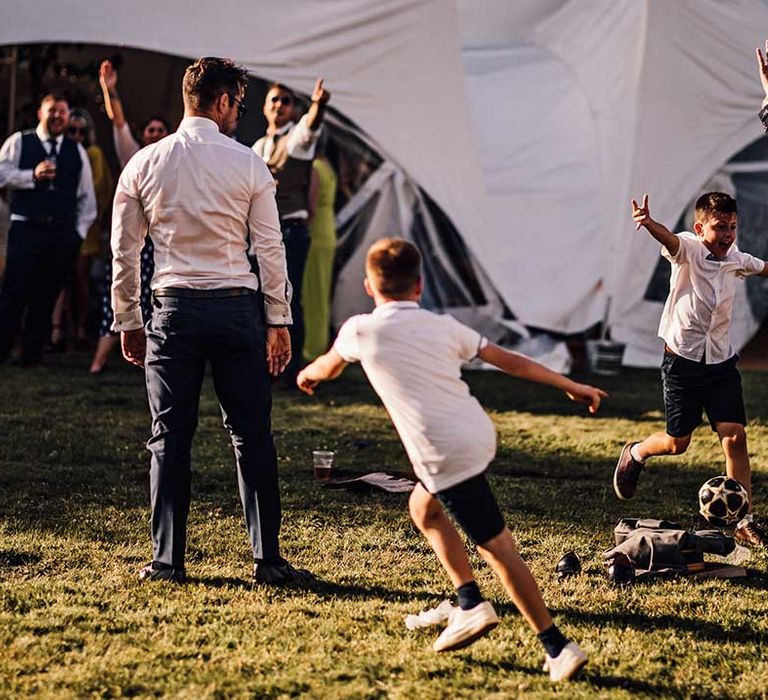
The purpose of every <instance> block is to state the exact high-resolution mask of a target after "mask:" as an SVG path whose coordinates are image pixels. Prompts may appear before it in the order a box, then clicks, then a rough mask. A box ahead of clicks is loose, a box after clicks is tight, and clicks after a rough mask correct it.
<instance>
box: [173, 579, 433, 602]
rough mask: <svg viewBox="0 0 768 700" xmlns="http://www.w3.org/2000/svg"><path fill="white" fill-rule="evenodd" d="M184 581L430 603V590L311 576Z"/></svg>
mask: <svg viewBox="0 0 768 700" xmlns="http://www.w3.org/2000/svg"><path fill="white" fill-rule="evenodd" d="M187 582H188V583H189V584H193V585H203V586H208V587H210V588H237V589H241V590H264V591H269V592H270V594H272V595H274V596H281V595H282V596H284V597H292V596H293V595H299V594H301V595H303V594H305V593H314V594H315V595H317V596H318V597H319V598H321V599H323V600H330V599H334V598H344V599H345V600H382V601H387V602H391V603H399V602H407V601H413V600H419V601H421V600H423V601H427V602H431V603H433V602H434V600H435V594H434V592H430V591H418V590H415V589H414V590H408V591H405V590H402V589H398V588H392V587H384V586H379V585H363V584H349V583H337V582H335V581H329V580H326V579H320V578H318V579H315V580H314V581H313V582H311V583H305V584H300V583H291V584H276V585H264V584H257V583H254V582H253V581H251V580H250V579H244V578H234V577H232V576H189V577H188V578H187Z"/></svg>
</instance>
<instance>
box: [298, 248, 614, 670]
mask: <svg viewBox="0 0 768 700" xmlns="http://www.w3.org/2000/svg"><path fill="white" fill-rule="evenodd" d="M365 289H366V291H367V292H368V294H369V295H370V296H372V297H373V299H374V301H375V303H376V309H375V310H374V311H373V313H370V314H362V315H360V316H354V317H352V318H350V319H349V320H348V321H347V322H346V323H345V324H344V325H343V326H342V328H341V330H340V331H339V335H338V337H337V338H336V342H335V343H334V346H333V348H331V350H329V351H328V352H327V353H326V354H325V355H322V356H321V357H319V358H318V359H316V360H315V361H314V362H313V363H312V364H310V365H309V366H307V367H306V368H305V369H304V370H303V371H302V372H301V373H300V374H299V377H298V384H299V388H300V389H302V390H303V391H305V392H306V393H308V394H312V393H313V392H314V389H315V387H316V386H317V385H318V384H319V383H320V382H322V381H325V380H328V379H333V378H335V377H337V376H338V375H339V374H341V372H342V371H343V369H344V367H345V366H346V365H347V363H349V362H361V363H362V366H363V369H364V370H365V373H366V375H367V376H368V379H369V381H370V382H371V385H372V386H373V388H374V389H375V390H376V393H377V394H378V395H379V396H380V397H381V400H382V401H383V403H384V406H385V407H386V409H387V411H388V412H389V415H390V417H391V418H392V422H393V423H394V425H395V428H396V429H397V432H398V434H399V435H400V439H401V440H402V441H403V445H404V446H405V449H406V452H407V453H408V457H409V458H410V460H411V463H412V464H413V470H414V472H415V473H416V476H417V477H418V479H419V481H420V483H419V484H418V485H417V486H416V488H415V489H414V490H413V492H412V494H411V497H410V501H409V510H410V513H411V517H412V518H413V522H414V523H415V524H416V525H417V527H418V528H419V529H420V530H421V532H422V533H423V534H424V535H425V537H426V538H427V540H429V543H430V545H432V548H433V549H434V550H435V553H436V554H437V557H438V559H439V560H440V563H441V564H442V565H443V567H444V568H445V570H446V572H447V573H448V575H449V577H450V579H451V582H452V583H453V585H454V586H455V587H456V589H457V593H458V601H459V608H458V609H457V610H455V611H454V612H453V613H452V615H451V617H450V619H449V622H448V626H447V627H446V628H445V630H443V632H442V633H441V634H440V636H439V637H438V638H437V640H436V641H435V643H434V645H433V648H434V649H435V651H450V650H452V649H460V648H462V647H465V646H467V645H469V644H471V643H472V642H474V641H475V640H476V639H478V638H479V637H481V636H482V635H484V634H486V633H487V632H489V631H490V630H491V629H493V628H494V627H495V626H496V625H497V624H498V617H497V616H496V612H495V611H494V609H493V607H492V606H491V604H490V603H489V602H488V601H486V600H485V599H484V598H483V596H482V595H481V593H480V590H479V588H478V586H477V583H476V582H475V578H474V575H473V573H472V569H471V568H470V564H469V559H468V557H467V553H466V551H465V549H464V544H463V542H462V540H461V537H460V536H459V533H458V532H457V531H456V528H455V527H454V526H453V524H452V523H451V521H450V520H449V519H448V517H447V516H446V514H445V511H444V510H443V509H445V510H447V511H448V512H449V513H450V514H451V515H452V516H453V518H454V519H455V520H456V522H457V523H458V524H459V525H460V526H461V528H462V529H463V530H464V532H466V534H467V535H468V536H469V538H470V539H471V540H472V541H473V542H474V543H475V544H476V545H477V549H478V551H479V552H480V554H481V555H482V557H483V558H484V559H485V560H486V561H487V562H488V563H489V564H490V565H491V567H492V568H493V569H494V571H495V572H496V574H497V575H498V577H499V578H500V579H501V582H502V584H503V585H504V587H505V588H506V590H507V592H508V593H509V595H510V597H511V598H512V600H513V601H514V603H515V605H516V606H517V608H518V609H519V610H520V612H521V613H522V614H523V616H524V617H525V619H526V620H527V622H528V624H530V626H531V627H532V628H533V630H534V631H535V632H536V633H537V635H538V637H539V639H540V640H541V642H542V644H543V645H544V648H545V650H546V666H547V668H548V669H549V674H550V677H551V679H552V680H554V681H558V680H565V679H568V678H571V677H572V676H573V675H575V674H576V673H577V671H578V670H579V669H580V668H581V667H582V666H583V665H584V664H585V663H586V661H587V656H586V654H585V653H584V652H583V651H582V650H581V649H580V648H579V647H578V646H577V645H576V644H575V643H574V642H571V641H569V640H568V639H567V638H566V637H565V636H564V635H563V634H562V633H561V632H560V630H558V628H557V627H556V626H555V625H554V624H553V622H552V619H551V618H550V616H549V612H548V611H547V608H546V607H545V605H544V601H543V600H542V598H541V594H540V593H539V589H538V587H537V585H536V582H535V581H534V579H533V576H532V575H531V572H530V571H529V570H528V567H527V566H526V565H525V563H524V562H523V560H522V559H521V558H520V555H519V554H518V552H517V547H516V543H515V539H514V537H513V536H512V534H511V533H510V531H509V530H508V529H507V527H506V525H505V524H504V519H503V517H502V515H501V512H500V511H499V507H498V505H497V504H496V500H495V498H494V496H493V493H492V492H491V489H490V487H489V485H488V482H487V481H486V478H485V470H486V468H487V467H488V463H489V462H490V461H491V460H492V459H493V457H494V454H495V451H496V432H495V429H494V426H493V423H492V422H491V420H490V418H489V417H488V415H487V414H486V413H485V411H483V409H482V407H481V406H480V404H479V402H478V401H477V399H475V398H474V397H473V396H472V395H471V394H470V393H469V387H468V386H467V385H466V384H465V383H464V382H463V381H462V379H461V365H462V363H463V362H466V361H468V360H471V359H472V358H474V357H480V358H481V359H482V360H484V361H485V362H488V363H491V364H493V365H496V366H497V367H499V368H500V369H502V370H504V371H505V372H507V373H509V374H512V375H515V376H518V377H523V378H525V379H530V380H532V381H536V382H541V383H544V384H550V385H552V386H555V387H558V388H560V389H562V390H563V391H565V392H566V393H567V394H568V396H569V398H571V399H572V400H574V401H578V402H581V403H586V404H589V411H590V412H591V413H594V412H595V411H596V410H597V409H598V407H599V406H600V401H601V399H602V398H604V397H605V396H607V394H606V393H605V392H603V391H601V390H600V389H595V388H594V387H591V386H587V385H585V384H577V383H575V382H573V381H571V380H570V379H568V378H567V377H563V376H561V375H559V374H557V373H555V372H551V371H550V370H548V369H546V368H545V367H542V366H541V365H539V364H538V363H536V362H533V361H532V360H529V359H527V358H525V357H523V356H522V355H517V354H514V353H510V352H507V351H505V350H502V349H501V348H499V347H498V346H496V345H493V344H492V343H489V342H488V341H487V340H486V339H485V338H483V337H482V336H481V335H480V334H479V333H477V332H476V331H473V330H471V329H470V328H467V327H466V326H464V325H462V324H461V323H459V322H458V321H456V320H455V319H453V318H452V317H451V316H439V315H437V314H434V313H431V312H429V311H426V310H424V309H421V308H420V307H419V304H418V302H419V299H420V297H421V291H422V281H421V256H420V255H419V251H418V250H417V249H416V247H415V246H413V245H412V244H411V243H408V242H407V241H404V240H402V239H397V238H385V239H382V240H380V241H378V242H377V243H375V244H374V245H373V246H371V248H370V250H369V251H368V257H367V260H366V278H365ZM441 504H442V505H441Z"/></svg>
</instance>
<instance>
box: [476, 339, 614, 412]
mask: <svg viewBox="0 0 768 700" xmlns="http://www.w3.org/2000/svg"><path fill="white" fill-rule="evenodd" d="M478 357H479V358H480V359H481V360H483V361H484V362H487V363H489V364H491V365H494V366H495V367H498V368H499V369H500V370H502V371H504V372H506V373H507V374H511V375H512V376H513V377H520V378H521V379H528V380H530V381H532V382H538V383H539V384H549V385H550V386H554V387H556V388H557V389H562V390H563V391H564V392H565V393H566V394H567V395H568V398H569V399H571V401H576V402H578V403H585V404H588V405H589V412H590V413H596V412H597V409H598V408H600V402H601V401H602V400H603V399H604V398H606V397H607V396H608V393H607V392H605V391H603V390H602V389H598V388H597V387H594V386H590V385H589V384H578V383H576V382H574V381H573V380H571V379H568V377H564V376H563V375H562V374H558V373H557V372H553V371H552V370H550V369H547V368H546V367H544V365H540V364H539V363H538V362H535V361H534V360H531V359H529V358H527V357H525V356H524V355H519V354H518V353H516V352H509V351H508V350H504V349H503V348H500V347H499V346H498V345H494V344H493V343H488V345H486V346H485V347H484V348H483V349H482V350H481V351H480V352H479V353H478Z"/></svg>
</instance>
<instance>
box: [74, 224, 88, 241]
mask: <svg viewBox="0 0 768 700" xmlns="http://www.w3.org/2000/svg"><path fill="white" fill-rule="evenodd" d="M88 228H89V227H83V226H78V227H77V233H78V235H79V236H80V238H82V239H83V240H85V237H86V236H87V235H88Z"/></svg>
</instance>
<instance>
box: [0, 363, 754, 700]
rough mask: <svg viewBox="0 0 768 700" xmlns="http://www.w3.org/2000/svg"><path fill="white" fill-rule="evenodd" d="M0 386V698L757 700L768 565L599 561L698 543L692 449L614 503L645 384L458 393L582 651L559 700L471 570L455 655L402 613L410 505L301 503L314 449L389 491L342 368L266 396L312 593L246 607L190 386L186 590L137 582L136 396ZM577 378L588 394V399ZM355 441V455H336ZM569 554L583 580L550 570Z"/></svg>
mask: <svg viewBox="0 0 768 700" xmlns="http://www.w3.org/2000/svg"><path fill="white" fill-rule="evenodd" d="M58 362H59V364H53V365H52V366H51V367H49V368H47V369H41V370H36V371H23V370H20V369H14V368H3V369H2V370H0V435H1V436H2V440H1V441H0V697H9V698H11V697H12V698H16V697H28V696H39V697H56V698H67V697H72V698H81V697H119V696H136V697H158V696H162V695H167V696H170V697H181V698H230V697H233V698H238V697H243V698H246V697H274V698H282V697H311V698H334V697H348V698H409V699H411V698H418V699H419V700H420V699H422V698H427V699H428V698H458V697H465V698H486V697H497V698H508V697H517V696H521V695H525V696H526V697H545V696H549V695H550V694H554V695H558V694H559V695H561V696H562V697H567V698H573V697H590V698H591V697H596V696H600V697H643V696H645V697H658V696H663V697H681V696H682V697H698V698H701V697H713V698H714V697H744V698H754V697H765V694H766V678H768V649H767V647H766V643H767V642H768V616H767V615H766V613H768V604H767V603H766V595H765V589H766V586H767V585H768V577H767V576H766V573H765V572H766V559H765V558H764V557H763V556H762V555H756V556H755V557H753V560H752V562H751V563H750V566H751V568H752V571H751V575H750V577H749V578H747V579H743V580H732V581H707V582H694V581H687V580H682V581H666V582H657V583H653V584H648V585H642V586H636V587H635V588H633V589H629V590H624V591H622V590H616V589H614V588H612V587H611V586H610V585H609V584H608V582H607V581H606V580H605V578H604V574H603V566H602V563H601V558H600V553H601V552H602V551H603V550H604V549H607V548H608V547H609V546H610V545H611V530H612V527H613V525H614V524H615V522H616V521H617V520H618V519H619V517H621V516H633V515H635V516H637V515H639V516H645V517H666V518H671V519H676V520H678V521H679V522H682V523H683V524H685V525H695V523H696V519H695V499H696V492H697V489H698V486H699V485H700V484H701V483H702V482H703V481H704V480H705V479H706V478H708V477H710V476H712V475H714V474H716V473H719V472H720V471H722V458H721V455H720V452H719V447H718V445H717V441H716V439H715V438H714V436H713V435H712V433H711V432H710V431H709V430H708V429H707V428H705V427H702V428H700V429H699V431H698V432H697V434H696V437H695V439H694V443H693V445H692V447H691V449H690V451H689V452H688V453H686V454H685V455H683V456H681V457H679V458H674V459H668V460H666V461H662V460H658V461H657V462H656V464H655V465H653V467H654V468H652V469H649V470H648V473H647V474H646V475H645V476H644V479H643V481H642V482H641V486H640V490H639V493H638V495H637V497H636V499H635V500H634V501H632V502H631V503H629V504H626V503H620V502H619V501H617V500H616V499H615V498H614V496H613V494H612V490H611V487H610V479H611V474H612V470H613V466H614V462H615V458H616V455H617V452H618V450H619V448H620V447H621V445H622V444H623V442H624V441H625V440H626V439H628V438H630V437H635V438H639V437H642V436H644V435H645V434H646V433H648V432H650V431H651V430H656V429H660V428H661V427H663V418H662V415H661V413H660V388H659V382H658V375H657V373H656V372H653V371H636V372H628V373H625V374H624V375H622V376H621V377H617V378H610V380H608V381H602V384H604V385H605V388H607V389H608V390H609V391H610V392H611V394H612V398H611V400H610V401H609V402H608V403H606V405H605V407H604V410H603V411H601V413H600V414H599V415H598V416H595V417H588V416H586V415H585V413H584V412H583V411H582V409H581V407H577V406H574V405H572V404H570V403H569V402H567V400H566V399H565V398H564V397H563V396H561V395H560V394H559V393H558V392H556V391H554V390H550V389H546V388H540V387H536V386H532V385H528V384H525V383H522V382H519V381H515V380H512V379H510V378H508V377H504V376H501V375H498V374H472V375H470V377H469V381H470V383H471V385H472V387H473V390H474V391H475V393H476V395H477V396H478V397H479V398H480V399H481V401H482V402H483V403H484V404H485V405H486V406H487V408H488V410H489V411H490V413H491V414H492V416H493V418H494V421H495V423H496V425H497V427H498V431H499V450H498V456H497V459H496V462H495V463H494V465H493V467H492V474H493V476H492V483H493V486H494V488H495V490H496V493H497V495H498V498H499V500H500V502H501V504H502V508H503V511H504V512H505V514H506V516H507V519H508V522H509V523H510V525H511V526H512V528H513V530H514V532H515V534H516V536H517V538H518V540H519V541H520V544H521V548H522V551H523V553H524V556H525V557H526V559H527V560H528V562H529V563H530V566H531V568H532V570H533V572H534V574H535V576H536V577H537V578H538V580H539V582H540V584H541V587H542V590H543V593H544V596H545V599H546V600H547V602H548V604H549V605H550V607H551V608H552V609H553V611H554V613H555V615H556V617H557V620H558V622H559V624H560V625H561V626H562V627H563V628H564V629H565V630H566V631H567V632H568V633H569V634H571V635H572V636H573V637H574V638H575V639H576V640H577V641H579V643H580V644H582V646H584V648H586V649H587V650H588V652H589V653H590V656H591V659H590V664H589V666H588V667H587V669H586V672H585V674H584V677H583V679H581V680H580V681H578V682H576V683H575V684H572V685H571V686H569V687H568V688H567V689H561V690H560V691H556V690H554V689H553V688H552V687H551V686H550V684H549V681H548V679H547V677H546V676H545V675H544V674H543V673H542V672H541V663H542V661H543V656H542V651H541V648H540V646H539V644H538V642H537V641H536V639H535V638H534V636H533V635H532V633H531V632H530V631H529V630H528V629H527V627H526V626H525V624H524V623H523V621H522V619H521V618H520V616H519V615H518V614H517V613H516V611H515V610H514V608H513V606H512V605H511V604H510V603H509V602H507V600H506V598H505V597H504V595H503V592H502V590H501V588H500V586H499V585H498V583H497V582H496V580H495V579H494V578H493V577H492V575H491V574H490V572H489V571H488V570H487V569H486V568H484V567H483V566H481V565H480V562H479V560H478V558H477V557H476V556H474V557H473V561H474V562H476V563H477V566H478V580H479V582H480V585H481V587H482V588H483V590H484V591H485V593H486V594H487V595H488V596H489V597H491V598H492V600H493V601H494V603H495V604H496V606H497V609H498V610H499V612H500V615H501V617H502V624H501V625H500V626H499V627H498V628H497V629H496V630H494V632H493V633H492V634H491V635H489V636H488V637H487V638H486V639H483V640H481V641H479V642H477V643H476V644H474V645H473V646H471V647H469V648H468V649H466V650H464V651H462V652H459V653H456V654H452V655H440V656H438V655H436V654H434V653H433V652H432V651H431V649H430V644H431V641H432V639H433V636H434V631H429V630H426V631H420V632H408V631H407V630H406V628H405V626H404V624H403V620H404V617H405V615H406V614H408V613H410V612H417V611H418V610H420V609H424V608H427V607H432V606H433V605H436V604H437V603H439V602H440V600H442V599H443V598H444V597H446V596H448V595H449V594H450V585H449V583H448V581H447V580H446V578H445V575H444V574H443V573H442V571H441V569H440V568H439V566H438V564H437V562H436V561H435V559H434V557H433V556H432V555H431V552H430V550H429V549H428V547H427V546H426V544H425V542H424V541H423V540H422V538H421V536H420V535H418V533H416V532H415V531H414V529H413V527H412V526H411V524H410V522H409V520H408V516H407V510H406V507H405V503H406V497H405V496H402V495H389V494H384V493H370V494H356V493H349V492H338V491H328V490H324V489H322V488H320V487H319V485H318V483H317V482H315V481H314V479H313V477H312V474H311V451H312V449H315V448H318V447H325V448H329V449H334V450H336V452H337V463H338V466H339V467H340V468H342V469H346V470H351V471H359V472H365V471H372V470H390V471H407V470H408V464H407V462H406V459H405V456H404V453H403V450H402V447H401V446H400V444H399V442H398V440H397V437H396V435H395V433H394V430H393V429H392V428H391V426H390V424H389V421H388V418H387V415H386V413H385V411H384V410H383V408H381V406H380V405H379V403H378V401H377V400H376V398H375V397H374V396H373V394H372V393H371V391H370V389H369V388H368V386H367V384H366V382H365V380H364V379H363V378H362V375H361V374H360V373H359V372H358V371H353V372H352V373H351V374H350V375H349V376H347V377H345V378H344V379H342V380H340V381H338V382H336V383H334V384H330V385H328V386H324V387H323V388H322V389H321V390H320V393H319V395H318V397H317V398H315V399H309V398H306V397H303V396H299V395H298V394H279V395H277V396H276V398H275V411H274V427H275V439H276V443H277V446H278V451H279V454H280V466H281V476H282V492H283V506H284V521H283V535H282V542H283V549H284V554H285V555H286V556H287V558H289V559H290V560H291V561H292V562H294V563H295V564H297V565H300V566H305V567H308V568H310V569H312V570H313V571H314V572H315V573H316V574H317V575H318V576H319V577H320V578H321V579H322V583H321V584H320V585H318V586H317V587H315V588H313V589H309V590H296V589H277V590H275V589H263V588H254V587H252V585H251V583H250V580H249V577H250V569H251V562H250V559H249V548H248V544H247V539H246V535H245V528H244V525H243V519H242V513H241V508H240V503H239V500H238V496H237V485H236V477H235V472H234V465H233V459H232V455H231V450H230V447H229V445H228V440H227V436H226V434H225V431H224V430H223V429H222V427H221V418H220V415H219V413H218V407H217V404H216V402H215V397H214V395H213V392H212V388H211V385H210V383H209V382H206V385H205V390H204V397H203V400H202V403H201V419H200V426H199V429H198V433H197V437H196V442H195V450H194V456H193V461H194V479H193V494H194V495H193V499H194V500H193V506H192V512H191V514H190V523H189V549H188V560H187V571H188V575H189V577H190V578H191V582H190V583H189V584H188V585H187V586H184V587H173V586H168V585H162V584H161V585H141V584H139V582H138V581H137V579H136V572H137V570H138V568H139V567H140V566H141V565H142V564H143V563H145V562H146V561H148V560H149V559H150V558H151V553H150V546H149V522H148V507H147V506H148V479H147V470H148V462H149V458H148V453H147V452H146V450H145V449H144V441H145V439H146V437H147V434H148V428H149V417H148V412H147V409H146V399H145V396H144V391H143V385H142V381H141V376H140V375H139V373H138V372H134V371H132V370H131V369H130V368H128V367H127V366H126V367H122V368H119V369H117V370H113V371H112V372H111V373H109V374H106V375H104V376H103V377H101V378H98V379H94V378H91V377H89V376H87V375H86V373H85V362H86V360H85V357H84V356H78V355H72V356H66V357H65V358H64V359H63V360H60V361H58ZM594 380H595V378H594V377H593V378H591V379H590V381H594ZM744 385H745V393H746V396H747V403H748V413H749V415H750V417H751V422H750V426H749V429H748V432H749V439H750V452H751V454H752V455H753V469H754V471H755V499H756V502H757V503H758V508H757V511H758V514H759V513H760V512H761V510H762V511H764V510H765V508H761V504H763V503H765V502H766V500H767V499H768V488H767V484H768V479H766V470H765V460H764V455H765V454H766V453H768V409H766V406H767V405H768V403H767V400H768V375H761V374H748V373H747V374H745V381H744ZM360 441H365V443H363V444H368V445H369V446H367V447H355V445H360ZM569 549H575V550H576V551H577V552H578V553H579V554H580V555H581V556H582V560H583V564H584V573H583V574H582V575H581V576H579V577H577V578H575V579H571V580H569V581H567V582H566V583H564V584H561V583H559V582H558V581H557V580H556V578H555V577H554V575H553V569H554V566H555V563H556V562H557V559H558V558H559V557H560V555H561V554H562V553H563V552H565V551H567V550H569Z"/></svg>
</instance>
